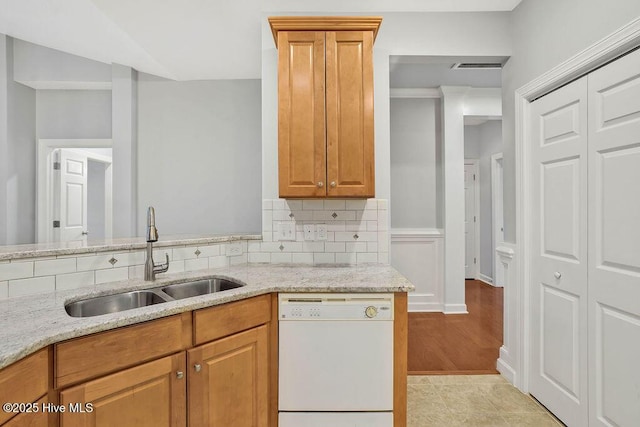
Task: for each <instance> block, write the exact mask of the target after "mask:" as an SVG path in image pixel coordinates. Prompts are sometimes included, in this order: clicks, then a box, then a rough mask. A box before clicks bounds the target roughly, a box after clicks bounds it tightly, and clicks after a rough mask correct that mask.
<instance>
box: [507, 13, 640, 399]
mask: <svg viewBox="0 0 640 427" xmlns="http://www.w3.org/2000/svg"><path fill="white" fill-rule="evenodd" d="M638 45H640V18H635V19H634V20H632V21H631V22H629V23H628V24H626V25H624V26H623V27H621V28H619V29H618V30H616V31H614V32H613V33H611V34H610V35H608V36H606V37H604V38H603V39H602V40H600V41H598V42H596V43H594V44H593V45H591V46H589V47H588V48H587V49H585V50H583V51H582V52H580V53H578V54H576V55H574V56H573V57H571V58H570V59H568V60H567V61H565V62H563V63H562V64H560V65H558V66H557V67H555V68H553V69H551V70H550V71H548V72H546V73H544V74H542V75H541V76H540V77H538V78H536V79H534V80H532V81H531V82H529V83H527V84H526V85H524V86H522V87H520V88H519V89H517V90H516V91H515V94H514V97H515V155H516V157H515V163H516V164H515V171H516V174H515V175H516V176H515V178H516V189H515V194H516V242H517V244H516V253H517V254H518V257H520V259H521V260H522V262H518V263H516V268H517V276H516V277H517V282H516V283H514V285H515V286H513V290H514V292H515V293H517V294H518V295H517V300H518V302H519V304H518V307H517V312H516V313H513V314H514V319H507V318H506V317H505V323H507V322H510V323H511V324H513V325H514V326H517V328H518V331H519V334H517V335H516V340H517V342H514V343H512V344H513V349H514V350H517V355H515V359H516V361H515V363H514V364H515V366H513V365H512V368H513V369H514V371H515V376H514V382H513V383H514V385H515V386H516V387H518V388H519V389H520V390H522V391H523V392H525V393H526V392H528V390H529V375H528V373H529V354H528V351H527V349H528V347H529V346H528V343H529V341H530V338H529V329H530V328H529V283H530V264H531V263H530V257H531V254H530V250H529V248H530V241H531V227H530V223H531V222H530V209H529V208H530V204H531V203H530V199H531V183H530V180H529V150H528V146H529V144H528V143H529V141H528V128H529V126H530V123H529V102H530V101H532V100H533V99H535V98H537V97H539V96H541V95H543V94H545V93H548V92H550V91H552V90H553V89H556V88H558V87H560V86H562V85H564V84H566V83H568V82H570V81H572V80H575V79H576V78H578V77H580V76H582V75H585V74H587V73H589V72H590V71H593V70H594V69H596V68H598V67H600V66H602V65H604V64H606V63H607V62H609V61H611V60H613V59H615V58H616V57H618V56H620V55H623V54H624V53H626V52H628V51H629V50H631V49H632V48H634V47H636V46H638ZM507 286H509V285H508V284H507Z"/></svg>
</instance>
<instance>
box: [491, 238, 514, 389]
mask: <svg viewBox="0 0 640 427" xmlns="http://www.w3.org/2000/svg"><path fill="white" fill-rule="evenodd" d="M496 258H497V259H498V260H499V262H500V263H502V264H503V267H504V272H505V274H504V293H503V316H504V322H503V332H502V346H501V347H500V356H499V358H498V361H497V363H496V369H497V370H498V372H500V373H501V374H502V375H503V376H504V377H505V378H506V379H507V380H508V381H510V382H511V383H512V384H514V385H516V386H517V380H518V377H517V376H516V373H517V372H518V370H517V369H516V368H517V360H514V357H513V356H512V353H511V350H512V349H513V348H514V343H517V341H518V337H517V333H518V328H516V327H514V326H516V325H517V324H518V322H517V311H518V309H517V307H518V303H519V301H518V286H517V282H516V279H517V276H516V273H517V270H516V269H515V267H514V264H513V263H514V262H515V251H514V249H513V247H512V245H511V244H509V243H505V244H504V245H503V246H498V247H497V248H496ZM516 354H517V351H516Z"/></svg>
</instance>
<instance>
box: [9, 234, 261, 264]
mask: <svg viewBox="0 0 640 427" xmlns="http://www.w3.org/2000/svg"><path fill="white" fill-rule="evenodd" d="M261 239H262V234H256V233H235V234H224V235H222V234H221V235H211V236H167V237H166V238H161V240H159V241H157V242H155V243H154V244H153V245H154V247H156V248H162V247H167V246H187V245H206V244H211V243H226V242H235V241H238V240H261ZM146 247H147V242H146V241H145V240H144V238H143V237H134V238H130V239H114V240H109V241H95V242H87V243H78V244H76V243H74V242H71V243H59V244H56V243H51V244H33V245H17V246H3V247H2V248H0V261H11V260H17V259H21V260H22V259H29V258H41V257H52V256H66V255H76V254H77V255H81V254H88V253H99V252H113V251H129V250H139V249H145V248H146Z"/></svg>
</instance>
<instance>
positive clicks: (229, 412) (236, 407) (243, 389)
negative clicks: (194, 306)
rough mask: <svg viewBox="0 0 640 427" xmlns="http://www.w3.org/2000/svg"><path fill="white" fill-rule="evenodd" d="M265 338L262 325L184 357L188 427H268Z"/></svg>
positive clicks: (266, 335)
mask: <svg viewBox="0 0 640 427" xmlns="http://www.w3.org/2000/svg"><path fill="white" fill-rule="evenodd" d="M268 338H269V335H268V328H267V326H266V325H263V326H260V327H257V328H254V329H250V330H248V331H245V332H241V333H238V334H235V335H231V336H229V337H227V338H223V339H220V340H218V341H214V342H211V343H209V344H204V345H201V346H199V347H196V348H194V349H192V350H189V351H188V352H187V354H188V360H189V371H190V372H189V425H190V426H194V427H195V426H214V427H215V426H220V427H223V426H234V427H262V426H267V425H268V423H269V421H268V420H269V418H268V405H269V382H268V367H269V356H268V347H267V346H268V344H267V343H268V341H267V340H268Z"/></svg>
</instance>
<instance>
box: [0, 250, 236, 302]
mask: <svg viewBox="0 0 640 427" xmlns="http://www.w3.org/2000/svg"><path fill="white" fill-rule="evenodd" d="M229 245H236V246H237V245H241V248H242V252H241V253H240V254H239V255H234V256H227V246H229ZM165 254H167V255H168V256H169V261H170V263H169V273H180V272H183V271H194V270H202V269H207V268H217V267H226V266H228V265H237V264H246V263H247V241H245V240H243V241H236V242H233V243H211V244H201V245H181V246H167V247H159V248H154V250H153V259H154V261H155V262H156V263H162V262H164V260H165ZM144 262H145V251H144V250H141V249H136V250H129V251H126V250H125V251H113V252H99V253H88V254H76V255H59V256H50V257H43V258H21V259H15V260H11V261H0V299H2V298H9V297H15V296H20V295H29V294H37V293H43V292H51V291H54V290H63V289H72V288H79V287H81V286H90V285H97V284H100V283H106V282H114V281H119V280H127V279H141V278H143V276H144Z"/></svg>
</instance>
